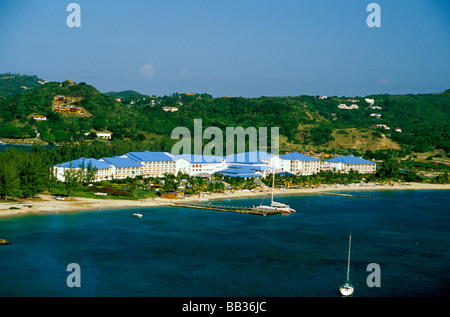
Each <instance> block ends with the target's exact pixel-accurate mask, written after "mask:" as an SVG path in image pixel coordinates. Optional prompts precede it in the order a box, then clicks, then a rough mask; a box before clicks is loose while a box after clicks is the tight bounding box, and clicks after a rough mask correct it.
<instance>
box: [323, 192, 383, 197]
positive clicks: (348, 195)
mask: <svg viewBox="0 0 450 317" xmlns="http://www.w3.org/2000/svg"><path fill="white" fill-rule="evenodd" d="M322 194H323V195H333V196H347V197H357V198H375V197H373V196H363V195H350V194H335V193H322Z"/></svg>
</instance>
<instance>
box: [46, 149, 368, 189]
mask: <svg viewBox="0 0 450 317" xmlns="http://www.w3.org/2000/svg"><path fill="white" fill-rule="evenodd" d="M68 169H74V170H76V171H87V170H88V169H94V170H95V175H94V178H93V180H92V181H94V182H98V181H102V180H112V179H125V178H127V177H131V178H135V177H136V176H139V175H140V176H143V177H144V178H148V177H164V175H165V174H172V175H177V174H178V173H179V172H181V173H183V174H187V175H189V176H194V177H195V176H199V177H207V178H209V177H211V176H212V175H213V174H215V173H220V174H222V175H223V176H229V177H241V178H249V177H252V178H255V177H256V178H258V177H265V176H267V175H268V174H270V173H273V171H274V170H275V172H276V173H281V172H285V173H291V174H295V175H313V174H316V173H319V172H320V171H333V172H338V171H340V172H341V173H348V172H349V171H350V170H354V171H356V172H358V173H361V174H366V173H375V172H376V164H375V163H374V162H372V161H368V160H364V159H362V158H359V157H355V156H339V157H335V158H332V159H328V160H325V161H321V160H319V159H318V158H315V157H312V156H308V155H304V154H301V153H297V152H292V153H286V154H282V155H273V154H269V153H266V152H261V151H253V152H245V153H238V154H234V155H228V156H225V157H223V156H214V155H195V154H182V155H177V156H174V155H172V154H171V153H169V152H149V151H143V152H129V153H126V154H124V155H121V156H114V157H103V158H100V159H95V158H84V157H81V158H79V159H76V160H73V161H70V162H64V163H61V164H57V165H55V166H54V167H53V173H54V175H55V177H56V178H57V179H58V180H60V181H62V182H65V181H66V171H67V170H68Z"/></svg>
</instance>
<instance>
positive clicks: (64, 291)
mask: <svg viewBox="0 0 450 317" xmlns="http://www.w3.org/2000/svg"><path fill="white" fill-rule="evenodd" d="M353 194H358V193H356V192H353ZM360 194H362V195H369V196H374V197H375V198H374V199H363V198H354V197H342V196H325V195H304V196H280V197H278V199H277V200H278V201H281V202H285V203H288V204H290V205H291V206H292V207H294V208H295V209H296V210H297V213H295V214H292V215H289V216H282V215H276V216H268V217H262V216H255V215H244V214H235V213H226V212H220V211H203V210H195V209H185V208H175V207H153V208H146V209H141V210H140V211H141V212H142V214H143V215H144V217H143V218H142V219H137V218H134V217H133V216H132V213H133V211H132V210H112V211H94V212H83V213H67V214H58V215H41V216H23V217H20V218H8V219H3V218H0V238H4V239H7V240H9V241H10V242H11V244H10V245H7V246H0V296H158V297H159V296H186V297H191V296H226V297H232V296H240V297H247V296H273V297H280V296H288V297H302V296H331V297H333V296H339V294H338V293H337V290H338V288H339V285H340V284H342V283H344V282H345V277H346V266H347V248H348V235H349V233H350V232H351V231H352V232H353V234H352V263H351V277H350V279H351V282H352V284H353V285H354V287H355V293H354V296H361V297H373V296H449V295H450V265H449V263H450V248H449V246H450V192H449V191H446V190H442V191H425V190H422V191H413V190H403V191H372V192H366V191H365V192H363V193H360ZM266 202H268V200H267V198H266ZM215 203H216V202H215ZM220 203H227V204H233V205H238V204H240V205H253V204H254V205H257V204H260V203H261V199H260V198H258V199H233V200H231V201H222V202H220ZM69 263H78V264H79V265H80V268H81V287H79V288H77V287H73V288H69V287H68V286H67V284H66V279H67V277H68V275H69V274H70V273H71V272H67V271H66V269H67V265H68V264H69ZM369 263H378V264H379V265H380V268H381V287H379V288H377V287H374V288H369V287H368V286H367V284H366V279H367V276H368V275H369V274H370V273H371V272H367V271H366V268H367V265H368V264H369Z"/></svg>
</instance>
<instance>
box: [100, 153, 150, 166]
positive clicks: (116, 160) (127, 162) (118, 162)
mask: <svg viewBox="0 0 450 317" xmlns="http://www.w3.org/2000/svg"><path fill="white" fill-rule="evenodd" d="M102 160H105V161H106V162H108V163H110V164H111V165H114V166H115V167H143V166H144V165H142V164H141V163H138V162H137V161H135V160H133V159H131V158H129V157H119V156H114V157H102Z"/></svg>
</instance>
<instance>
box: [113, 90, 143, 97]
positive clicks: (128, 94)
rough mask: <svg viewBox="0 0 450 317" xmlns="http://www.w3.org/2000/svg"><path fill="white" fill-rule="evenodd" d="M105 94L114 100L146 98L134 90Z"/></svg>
mask: <svg viewBox="0 0 450 317" xmlns="http://www.w3.org/2000/svg"><path fill="white" fill-rule="evenodd" d="M105 94H106V95H108V96H111V97H114V98H121V99H128V98H130V97H138V98H142V97H146V95H143V94H141V93H139V92H137V91H134V90H124V91H119V92H116V91H110V92H107V93H105Z"/></svg>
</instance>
